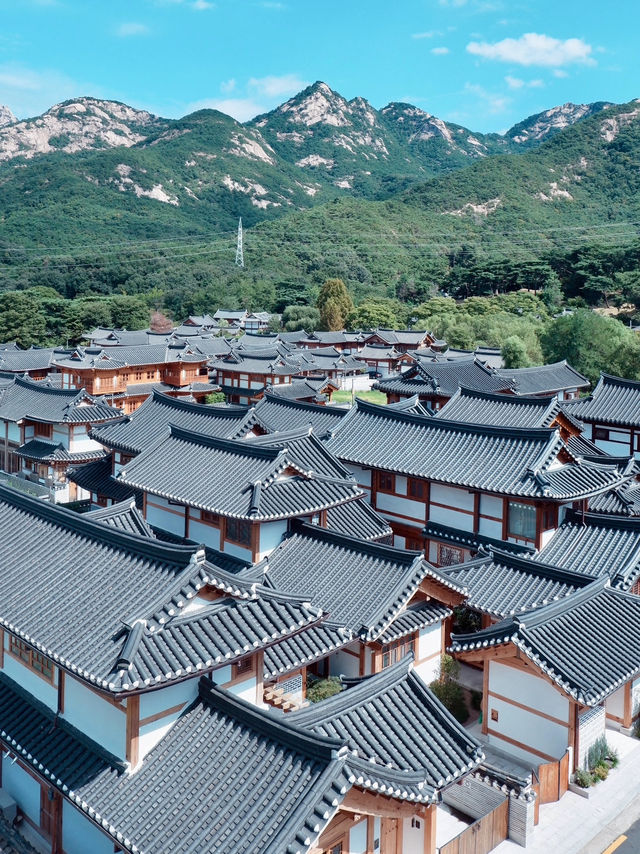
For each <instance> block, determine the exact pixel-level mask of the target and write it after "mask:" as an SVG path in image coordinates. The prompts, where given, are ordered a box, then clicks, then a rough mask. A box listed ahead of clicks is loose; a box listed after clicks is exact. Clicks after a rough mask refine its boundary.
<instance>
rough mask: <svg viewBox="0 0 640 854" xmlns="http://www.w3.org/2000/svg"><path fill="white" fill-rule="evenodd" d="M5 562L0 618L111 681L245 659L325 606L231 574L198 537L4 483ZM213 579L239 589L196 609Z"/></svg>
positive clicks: (57, 655)
mask: <svg viewBox="0 0 640 854" xmlns="http://www.w3.org/2000/svg"><path fill="white" fill-rule="evenodd" d="M27 554H28V556H29V560H27V561H25V555H27ZM0 563H1V565H2V567H3V572H2V575H1V577H0V598H1V599H2V603H3V605H2V613H1V614H0V625H1V626H2V628H4V629H5V630H8V631H9V632H11V633H12V634H14V635H17V636H18V637H20V638H22V639H24V640H25V641H27V643H29V644H31V645H32V646H34V647H35V648H36V649H38V650H40V651H42V652H43V653H44V654H45V655H47V656H48V657H49V658H51V659H52V660H53V661H54V662H55V663H57V664H59V665H60V666H62V667H63V668H64V669H66V670H70V671H71V672H72V673H74V674H75V675H76V676H77V677H78V678H80V679H84V680H86V681H88V682H90V683H93V684H95V685H96V686H97V687H100V688H102V689H104V690H109V691H114V692H118V691H129V690H132V689H135V688H141V687H144V686H148V685H156V684H161V683H163V682H171V681H172V680H173V679H177V678H180V677H181V675H182V676H183V675H184V673H185V672H187V673H188V672H192V671H193V672H195V671H197V670H201V671H203V672H204V671H206V670H207V669H211V668H215V667H216V666H220V664H226V663H229V662H231V661H232V660H238V659H239V658H242V657H244V656H246V655H247V654H248V652H250V651H251V650H254V649H260V648H265V647H267V646H269V645H270V644H272V643H274V642H276V641H277V640H280V639H283V638H285V637H287V636H288V635H289V634H291V633H295V632H297V631H300V629H302V628H305V627H307V626H310V625H313V624H315V623H316V622H318V620H320V619H321V618H322V617H323V613H322V611H320V610H319V609H318V608H313V607H311V606H310V605H308V604H305V602H303V601H301V599H300V598H296V597H291V596H283V595H282V594H279V593H276V592H273V591H266V590H265V591H263V592H262V593H261V592H260V590H259V589H258V587H257V586H256V584H255V581H253V580H250V581H248V582H243V581H241V580H238V579H236V578H232V577H231V576H230V574H229V573H228V572H227V571H226V570H224V569H223V568H221V567H217V566H215V565H212V564H210V563H209V562H208V561H207V560H205V555H204V553H203V552H199V551H197V550H196V548H195V547H194V546H188V547H185V546H172V545H167V544H164V543H160V542H159V541H158V540H154V539H151V538H149V537H141V536H138V535H132V534H129V533H127V532H125V531H124V530H123V529H122V528H119V527H114V526H111V525H105V524H104V522H102V521H96V520H95V519H92V518H88V517H87V515H86V514H85V515H79V514H77V513H73V512H71V511H69V510H66V509H65V508H61V507H56V506H52V505H49V504H47V503H46V502H42V501H38V500H37V499H32V498H28V497H26V496H24V495H21V494H18V493H17V492H14V491H13V490H10V489H7V488H5V487H2V486H0ZM105 579H108V583H106V582H105ZM230 579H231V580H230ZM207 584H212V585H214V586H216V587H219V588H221V589H227V588H232V589H233V591H234V592H235V593H237V598H236V599H234V598H226V599H222V600H217V601H216V602H214V603H212V605H211V606H206V605H205V606H203V607H201V608H199V607H195V608H194V607H192V608H191V609H189V608H188V607H187V606H188V605H189V603H190V602H191V600H193V599H195V597H196V595H197V593H198V591H199V590H200V589H201V588H202V587H204V586H205V585H207ZM225 585H226V586H225ZM25 586H26V587H27V588H28V589H29V596H28V597H25V596H24V592H23V591H24V589H25Z"/></svg>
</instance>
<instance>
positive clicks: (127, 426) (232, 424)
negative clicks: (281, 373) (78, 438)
mask: <svg viewBox="0 0 640 854" xmlns="http://www.w3.org/2000/svg"><path fill="white" fill-rule="evenodd" d="M250 423H253V422H252V421H251V417H250V410H249V409H248V408H247V407H245V406H218V405H215V404H214V405H207V404H202V403H191V402H190V401H184V400H180V399H179V398H176V397H171V396H170V395H168V394H162V393H161V392H158V391H154V392H153V393H152V395H151V396H150V397H149V398H147V400H145V402H144V403H143V404H142V406H140V407H139V408H138V409H136V410H135V412H133V413H132V414H131V415H129V416H127V417H126V418H124V419H123V420H121V421H120V422H118V423H116V424H110V425H106V426H104V427H100V428H96V429H94V430H93V431H92V432H91V435H92V437H93V438H94V439H96V440H97V441H98V442H101V443H102V444H103V445H106V446H107V447H108V448H117V449H118V450H121V451H126V452H128V453H133V454H139V453H140V451H143V450H145V449H146V448H148V447H150V446H151V445H153V444H154V442H156V441H157V440H158V439H159V438H160V436H162V435H163V434H164V433H166V432H167V431H168V428H169V425H170V424H174V425H176V426H177V427H184V428H186V429H187V430H197V431H198V432H200V433H203V434H205V435H207V436H223V437H230V436H235V435H236V434H238V433H239V432H241V431H242V430H243V428H244V427H245V425H246V426H247V429H248V425H249V424H250Z"/></svg>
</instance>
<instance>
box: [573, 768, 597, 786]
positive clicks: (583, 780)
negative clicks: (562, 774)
mask: <svg viewBox="0 0 640 854" xmlns="http://www.w3.org/2000/svg"><path fill="white" fill-rule="evenodd" d="M573 782H574V783H575V784H576V786H580V788H581V789H588V788H589V786H591V785H592V783H593V778H592V776H591V774H590V773H589V772H588V771H585V769H584V768H576V770H575V771H574V772H573Z"/></svg>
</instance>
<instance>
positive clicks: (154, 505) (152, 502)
mask: <svg viewBox="0 0 640 854" xmlns="http://www.w3.org/2000/svg"><path fill="white" fill-rule="evenodd" d="M145 518H146V520H147V522H148V523H149V524H150V525H155V527H156V528H161V529H162V530H163V531H169V533H171V534H176V536H178V537H184V522H185V508H184V507H180V506H178V505H176V504H172V505H171V506H170V505H169V502H168V501H167V500H166V498H161V497H160V496H159V495H149V496H148V497H147V501H146V517H145Z"/></svg>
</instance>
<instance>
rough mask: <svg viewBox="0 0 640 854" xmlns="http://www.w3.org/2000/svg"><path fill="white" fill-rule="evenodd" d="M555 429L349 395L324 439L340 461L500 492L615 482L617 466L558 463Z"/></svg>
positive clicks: (591, 489)
mask: <svg viewBox="0 0 640 854" xmlns="http://www.w3.org/2000/svg"><path fill="white" fill-rule="evenodd" d="M563 447H564V445H563V442H562V439H561V438H560V434H559V432H558V431H553V430H547V429H544V428H527V429H517V428H513V427H509V428H507V427H494V426H487V425H476V424H466V423H462V422H452V421H445V420H444V419H442V418H433V417H425V416H421V415H413V414H411V413H407V412H402V411H398V410H396V409H393V408H391V407H388V406H379V405H377V404H373V403H365V402H364V401H362V400H356V404H355V406H354V407H353V408H352V409H351V411H350V413H349V415H348V416H347V417H346V418H344V419H343V420H342V422H341V423H340V424H339V425H338V427H337V428H336V429H335V430H334V433H333V436H332V438H331V439H330V440H329V441H328V448H329V450H330V451H331V452H332V453H333V454H335V456H337V457H338V458H339V459H341V460H343V461H344V462H345V463H347V464H349V463H352V464H355V465H361V466H366V467H370V468H377V469H384V470H387V471H393V472H398V473H400V474H406V475H410V476H416V477H424V478H427V479H429V480H432V481H438V482H441V483H448V484H453V485H456V486H464V487H467V488H471V489H477V490H486V491H488V492H496V493H500V494H506V495H521V496H528V497H538V496H539V497H547V498H552V499H556V500H557V499H571V498H573V499H576V498H579V497H582V496H587V495H594V494H597V493H598V492H603V491H604V490H606V489H610V488H612V487H615V486H618V485H619V484H621V483H624V482H625V481H626V480H628V477H629V475H628V474H627V473H626V472H625V471H623V470H622V469H621V468H619V467H618V466H617V465H615V464H614V465H606V464H599V463H592V462H572V463H567V464H563V465H561V464H559V462H558V454H559V452H560V450H561V449H562V448H563Z"/></svg>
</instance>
